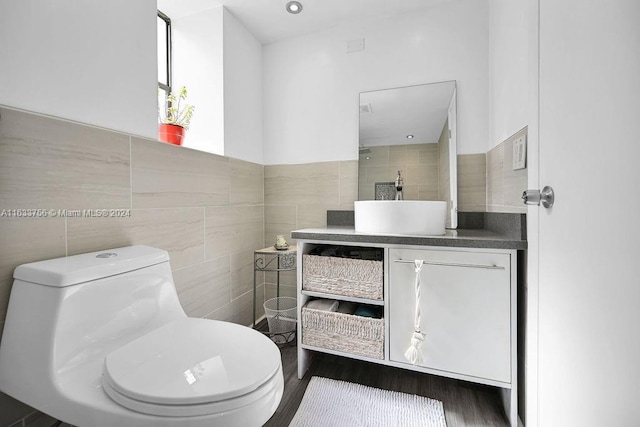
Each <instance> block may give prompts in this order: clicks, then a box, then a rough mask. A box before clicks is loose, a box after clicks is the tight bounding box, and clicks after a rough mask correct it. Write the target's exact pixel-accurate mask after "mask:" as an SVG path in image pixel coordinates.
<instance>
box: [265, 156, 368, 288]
mask: <svg viewBox="0 0 640 427" xmlns="http://www.w3.org/2000/svg"><path fill="white" fill-rule="evenodd" d="M264 194H265V196H264V197H265V207H264V229H265V235H264V241H265V245H273V244H274V243H275V240H276V236H277V235H278V234H283V235H284V236H285V237H286V238H287V240H288V241H289V243H295V240H294V239H291V231H292V230H297V229H300V228H312V227H324V226H326V225H327V210H353V202H354V201H355V200H358V161H357V160H351V161H336V162H320V163H307V164H298V165H271V166H269V165H267V166H265V167H264ZM275 279H276V278H275V273H267V274H266V279H265V283H266V284H265V287H266V289H265V291H266V295H265V298H272V297H273V296H275V285H274V284H275V282H276V280H275ZM280 284H281V287H280V295H284V296H295V294H296V275H295V271H292V272H283V273H282V274H281V275H280Z"/></svg>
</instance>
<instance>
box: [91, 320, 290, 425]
mask: <svg viewBox="0 0 640 427" xmlns="http://www.w3.org/2000/svg"><path fill="white" fill-rule="evenodd" d="M281 369H282V368H281V361H280V351H279V350H278V348H277V346H275V345H274V344H273V342H271V340H269V339H268V338H267V337H265V336H264V335H263V334H261V333H259V332H257V331H254V330H253V329H250V328H247V327H244V326H240V325H236V324H233V323H228V322H220V321H215V320H206V319H195V318H184V319H180V320H176V321H173V322H170V323H168V324H166V325H164V326H162V327H160V328H158V329H156V330H154V331H152V332H150V333H148V334H146V335H144V336H142V337H139V338H137V339H136V340H134V341H132V342H130V343H128V344H126V345H125V346H123V347H121V348H119V349H117V350H115V351H114V352H112V353H110V354H108V355H107V356H106V357H105V360H104V366H103V374H102V385H103V388H104V390H105V392H106V393H107V394H108V395H109V397H111V399H112V400H114V401H115V402H117V403H118V404H120V405H122V406H124V407H126V408H128V409H131V410H134V411H137V412H142V413H146V414H152V415H160V416H176V417H184V416H197V415H207V414H213V413H218V412H225V411H230V410H232V409H236V408H239V407H242V406H246V405H249V404H251V403H252V402H254V401H256V400H258V399H260V398H261V397H263V396H264V395H266V394H268V393H269V392H271V390H272V389H273V387H275V385H276V383H277V382H278V376H279V375H281Z"/></svg>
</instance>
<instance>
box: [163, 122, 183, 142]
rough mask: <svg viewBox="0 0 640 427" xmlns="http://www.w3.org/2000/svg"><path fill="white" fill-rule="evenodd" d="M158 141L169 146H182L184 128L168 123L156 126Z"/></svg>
mask: <svg viewBox="0 0 640 427" xmlns="http://www.w3.org/2000/svg"><path fill="white" fill-rule="evenodd" d="M158 139H159V140H160V141H164V142H168V143H169V144H175V145H182V141H183V140H184V128H183V127H182V126H178V125H172V124H168V123H160V124H158Z"/></svg>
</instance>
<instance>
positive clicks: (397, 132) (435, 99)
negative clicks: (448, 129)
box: [360, 81, 456, 148]
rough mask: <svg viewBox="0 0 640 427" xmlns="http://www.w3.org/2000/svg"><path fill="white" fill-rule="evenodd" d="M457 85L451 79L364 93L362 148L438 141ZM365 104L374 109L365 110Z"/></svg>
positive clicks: (361, 131)
mask: <svg viewBox="0 0 640 427" xmlns="http://www.w3.org/2000/svg"><path fill="white" fill-rule="evenodd" d="M455 86H456V85H455V82H453V81H448V82H442V83H432V84H425V85H417V86H407V87H401V88H395V89H386V90H376V91H372V92H362V93H361V94H360V110H361V112H360V147H361V148H362V147H373V146H383V145H403V144H425V143H437V142H438V139H440V134H441V133H442V129H443V127H444V124H445V122H446V121H447V117H448V114H449V103H450V102H451V96H452V95H453V93H454V89H455ZM363 104H364V105H367V106H368V107H369V108H368V109H370V112H362V106H363ZM408 134H411V135H413V136H414V137H413V139H407V135H408Z"/></svg>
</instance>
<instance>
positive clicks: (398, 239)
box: [291, 225, 527, 250]
mask: <svg viewBox="0 0 640 427" xmlns="http://www.w3.org/2000/svg"><path fill="white" fill-rule="evenodd" d="M291 237H293V238H294V239H298V240H324V241H336V242H349V243H351V242H353V243H372V244H380V245H414V246H447V247H457V248H487V249H519V250H524V249H527V241H526V240H522V239H516V238H514V237H511V236H507V235H505V234H500V233H496V232H493V231H488V230H484V229H471V230H468V229H458V230H447V231H446V234H445V235H444V236H400V235H379V234H364V233H356V231H355V229H354V227H351V226H333V225H332V226H328V227H324V228H305V229H302V230H294V231H292V232H291Z"/></svg>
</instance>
